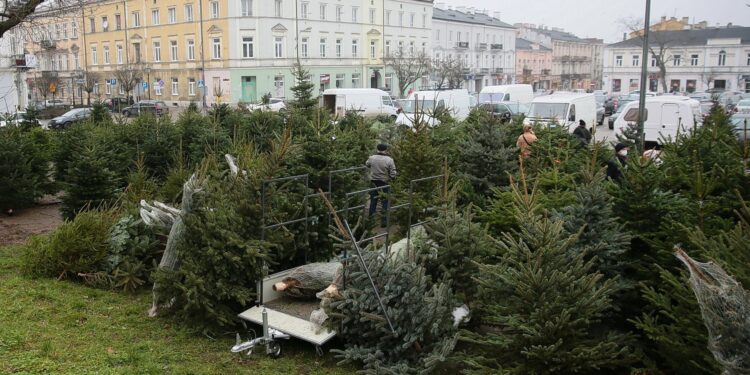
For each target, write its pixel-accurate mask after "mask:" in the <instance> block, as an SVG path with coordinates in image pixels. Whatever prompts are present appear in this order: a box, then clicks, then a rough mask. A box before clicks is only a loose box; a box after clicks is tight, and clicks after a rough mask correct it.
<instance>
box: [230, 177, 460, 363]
mask: <svg viewBox="0 0 750 375" xmlns="http://www.w3.org/2000/svg"><path fill="white" fill-rule="evenodd" d="M364 170H365V167H352V168H346V169H340V170H335V171H331V172H329V175H328V191H326V192H324V194H325V195H326V196H327V197H332V187H333V183H332V181H333V176H334V175H341V174H351V173H355V172H361V171H364ZM444 178H445V175H444V174H443V175H437V176H430V177H426V178H421V179H416V180H412V181H410V185H409V202H408V203H403V204H398V205H391V206H390V207H389V208H388V210H387V211H386V223H387V224H390V216H391V215H390V213H391V212H392V211H394V210H398V209H403V208H408V209H409V214H408V215H409V216H408V218H409V226H408V231H407V238H404V239H403V240H401V241H399V242H397V243H396V244H393V245H392V246H391V244H390V243H389V237H390V229H389V228H388V227H389V226H390V225H387V226H386V231H385V232H384V233H381V234H377V235H374V236H371V237H368V238H364V239H361V240H354V241H353V247H354V249H355V250H356V251H357V253H359V254H361V251H362V248H361V245H362V244H363V243H366V242H369V241H373V243H374V241H375V240H376V239H378V238H382V237H385V246H384V247H383V251H384V252H386V253H388V252H390V249H391V248H392V247H393V248H403V247H406V248H407V249H408V247H409V241H410V239H411V230H412V228H414V227H416V226H418V225H422V224H424V223H425V222H426V221H421V222H418V223H415V224H412V219H413V212H412V206H413V194H414V188H415V186H416V185H417V184H419V183H422V182H427V181H434V180H440V181H441V182H442V184H443V188H445V181H444ZM291 182H297V183H299V184H301V185H303V186H304V189H305V190H304V191H305V194H304V198H303V202H302V203H303V210H304V215H303V216H304V217H300V218H296V219H292V220H287V221H284V222H280V223H273V224H268V223H266V218H267V212H266V210H267V209H268V207H267V198H268V197H267V191H268V189H266V186H267V185H269V184H275V183H291ZM383 188H390V186H385V187H380V188H368V189H362V190H359V191H355V192H349V193H346V194H345V199H346V201H345V202H346V204H345V208H344V209H342V210H337V211H336V213H337V214H342V215H341V216H342V217H343V222H344V225H345V228H346V230H347V231H349V234H350V235H351V238H353V239H354V235H353V233H352V232H351V228H350V226H349V218H350V213H352V212H356V211H357V210H359V212H360V214H362V215H364V209H365V208H366V207H367V204H366V203H365V204H359V205H355V206H350V201H351V200H352V199H353V198H359V199H361V198H362V196H363V195H368V194H370V193H371V192H373V191H378V190H381V189H383ZM319 197H320V196H319V195H318V194H309V175H308V174H304V175H297V176H289V177H282V178H276V179H270V180H266V181H264V183H263V186H262V191H261V206H262V221H263V227H262V228H263V231H262V239H265V233H266V231H267V230H271V229H275V228H282V227H286V226H289V225H292V224H297V223H303V225H304V229H305V240H306V241H307V239H308V232H307V230H308V222H309V221H310V220H311V217H310V215H309V200H310V199H313V198H319ZM331 216H332V215H331V214H329V215H328V222H329V224H330V222H331ZM345 249H346V248H345ZM339 260H341V261H342V263H344V275H343V276H344V277H343V287H344V288H345V287H346V262H348V261H349V254H348V253H347V251H346V250H344V253H343V254H342V256H341V258H340V259H339ZM267 270H268V267H267V265H266V264H264V274H265V273H267V272H268V271H267ZM292 270H293V269H289V270H284V271H280V272H277V273H274V274H272V275H268V276H265V277H263V278H262V279H261V280H259V281H258V285H257V294H258V299H257V301H256V305H255V306H253V307H251V308H250V309H247V310H245V311H243V312H242V313H240V314H239V317H240V318H241V319H243V320H245V321H249V322H252V323H255V324H258V325H260V326H261V327H262V336H260V337H250V338H249V339H248V340H247V341H244V342H243V341H242V340H241V338H240V336H239V334H237V343H236V344H235V345H234V346H233V347H232V349H231V351H232V352H235V353H240V352H245V351H246V352H247V354H248V355H250V354H252V353H253V351H254V349H255V348H256V347H257V346H265V347H266V354H268V355H270V356H271V357H274V358H276V357H278V356H279V355H280V354H281V345H280V344H279V343H278V342H277V340H278V339H289V338H290V337H294V338H297V339H300V340H303V341H307V342H309V343H311V344H313V345H315V349H316V352H317V353H318V355H323V350H322V346H323V345H324V344H325V343H326V342H328V341H329V340H331V339H332V338H333V337H334V336H335V335H336V333H335V332H333V331H330V330H328V329H327V328H324V327H320V326H319V325H317V324H315V323H312V322H310V320H309V317H310V313H311V312H312V311H313V310H315V309H317V308H319V307H320V302H319V301H318V300H313V301H305V300H298V299H294V298H290V297H287V296H284V295H283V294H282V293H280V292H277V291H275V290H273V285H274V284H275V283H276V282H279V281H281V280H283V279H284V278H285V277H286V276H287V275H288V274H290V273H291V272H292ZM368 278H369V279H370V282H371V285H372V286H373V288H375V292H376V296H377V298H378V300H379V301H380V304H381V309H382V310H383V311H382V313H383V314H384V316H385V318H386V320H388V322H389V325H390V318H389V317H388V314H387V312H386V309H385V307H384V306H383V303H382V300H380V296H379V291H378V290H377V287H376V286H375V283H374V281H373V279H372V276H371V275H370V274H369V271H368ZM391 330H393V327H392V326H391ZM250 332H252V331H250Z"/></svg>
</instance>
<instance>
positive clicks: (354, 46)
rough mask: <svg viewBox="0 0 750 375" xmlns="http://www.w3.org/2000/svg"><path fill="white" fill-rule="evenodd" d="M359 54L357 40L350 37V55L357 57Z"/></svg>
mask: <svg viewBox="0 0 750 375" xmlns="http://www.w3.org/2000/svg"><path fill="white" fill-rule="evenodd" d="M358 54H359V41H358V40H357V39H352V57H357V55H358Z"/></svg>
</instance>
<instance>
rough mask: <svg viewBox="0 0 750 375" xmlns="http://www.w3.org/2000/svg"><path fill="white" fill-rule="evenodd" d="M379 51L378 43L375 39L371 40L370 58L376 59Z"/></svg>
mask: <svg viewBox="0 0 750 375" xmlns="http://www.w3.org/2000/svg"><path fill="white" fill-rule="evenodd" d="M376 52H377V48H376V44H375V41H374V40H371V41H370V58H371V59H374V58H375V54H376Z"/></svg>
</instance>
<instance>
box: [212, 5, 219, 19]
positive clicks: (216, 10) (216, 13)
mask: <svg viewBox="0 0 750 375" xmlns="http://www.w3.org/2000/svg"><path fill="white" fill-rule="evenodd" d="M211 18H219V2H218V1H212V2H211Z"/></svg>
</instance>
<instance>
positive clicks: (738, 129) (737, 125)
mask: <svg viewBox="0 0 750 375" xmlns="http://www.w3.org/2000/svg"><path fill="white" fill-rule="evenodd" d="M729 121H731V123H732V126H733V127H734V132H735V133H736V134H737V139H739V140H740V142H745V141H748V140H750V139H749V138H750V137H749V136H750V113H738V114H735V115H733V116H732V117H731V118H730V120H729Z"/></svg>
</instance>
